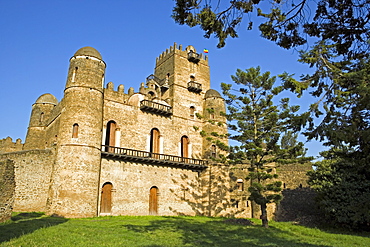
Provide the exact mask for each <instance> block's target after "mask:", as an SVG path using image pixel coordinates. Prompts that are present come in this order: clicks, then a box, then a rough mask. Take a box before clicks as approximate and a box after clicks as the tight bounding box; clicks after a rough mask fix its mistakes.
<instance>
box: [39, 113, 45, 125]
mask: <svg viewBox="0 0 370 247" xmlns="http://www.w3.org/2000/svg"><path fill="white" fill-rule="evenodd" d="M42 121H44V113H43V112H41V114H40V123H41V122H42Z"/></svg>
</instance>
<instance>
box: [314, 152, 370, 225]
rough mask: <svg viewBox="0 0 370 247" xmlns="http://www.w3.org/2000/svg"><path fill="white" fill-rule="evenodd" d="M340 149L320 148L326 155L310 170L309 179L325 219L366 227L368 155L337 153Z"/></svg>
mask: <svg viewBox="0 0 370 247" xmlns="http://www.w3.org/2000/svg"><path fill="white" fill-rule="evenodd" d="M338 152H343V150H341V151H339V150H335V149H332V150H330V151H326V152H323V154H322V155H323V156H324V157H325V158H326V159H325V160H323V161H320V162H317V163H316V164H315V165H316V170H314V171H310V172H309V176H310V179H309V181H308V183H309V184H310V185H311V186H312V188H314V189H315V190H316V191H317V193H318V195H319V196H318V202H319V205H320V208H321V209H322V210H323V212H324V214H323V215H324V217H326V220H327V222H330V223H336V224H338V223H339V224H340V225H341V226H343V227H347V228H353V229H362V230H369V223H370V196H369V195H370V172H369V169H368V163H369V158H370V157H363V156H362V155H361V156H360V157H358V156H357V155H354V157H351V158H349V157H348V155H347V153H348V151H344V154H345V155H344V157H338Z"/></svg>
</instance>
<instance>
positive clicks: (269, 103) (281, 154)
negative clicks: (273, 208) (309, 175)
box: [221, 67, 309, 227]
mask: <svg viewBox="0 0 370 247" xmlns="http://www.w3.org/2000/svg"><path fill="white" fill-rule="evenodd" d="M231 78H232V80H233V82H234V83H233V85H232V84H225V83H222V85H221V86H222V89H223V94H224V95H225V96H226V103H227V105H228V113H227V114H226V117H227V120H228V121H229V124H228V127H229V129H230V130H231V133H230V134H231V136H230V139H232V140H235V141H237V143H238V144H237V145H235V146H232V147H230V154H229V156H228V159H229V162H230V163H232V164H243V163H247V164H250V167H251V168H250V173H249V175H248V177H247V179H249V180H250V181H251V186H250V187H249V189H248V190H249V192H250V197H249V200H252V201H253V202H255V203H257V204H258V205H260V207H261V212H262V215H261V219H262V224H263V226H264V227H268V219H267V211H266V209H267V204H268V203H273V202H274V203H278V202H279V201H280V200H281V199H282V195H281V193H280V191H281V182H280V181H277V180H276V178H277V174H276V173H274V167H275V166H276V165H279V164H282V163H287V162H289V160H290V158H291V155H290V154H289V151H288V150H289V149H290V148H298V149H299V148H300V146H302V143H295V144H294V146H292V147H289V148H287V149H283V148H281V147H280V145H279V143H280V136H281V135H282V134H283V133H284V132H285V131H287V130H289V128H291V119H292V118H293V117H294V116H295V113H296V112H297V111H298V110H299V106H289V99H288V98H282V99H280V101H279V102H275V101H274V100H275V96H278V95H279V94H280V93H281V92H282V91H283V87H282V86H274V84H275V82H276V77H275V76H273V77H271V76H270V72H265V73H261V71H260V68H259V67H257V68H250V69H247V70H246V71H242V70H240V69H238V70H237V72H236V75H235V76H234V75H233V76H231ZM299 158H301V160H307V159H309V158H305V157H294V159H293V160H294V161H297V159H299Z"/></svg>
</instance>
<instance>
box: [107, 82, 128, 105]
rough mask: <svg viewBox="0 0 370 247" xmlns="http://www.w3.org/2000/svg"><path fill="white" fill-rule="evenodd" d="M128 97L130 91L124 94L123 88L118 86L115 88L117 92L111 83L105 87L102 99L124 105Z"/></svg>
mask: <svg viewBox="0 0 370 247" xmlns="http://www.w3.org/2000/svg"><path fill="white" fill-rule="evenodd" d="M129 97H130V89H129V90H128V93H127V94H126V93H125V86H124V85H122V84H120V85H119V86H118V87H117V90H115V89H114V84H113V82H108V84H107V85H106V87H105V88H104V99H106V100H112V101H115V102H118V103H122V104H126V103H127V101H128V98H129Z"/></svg>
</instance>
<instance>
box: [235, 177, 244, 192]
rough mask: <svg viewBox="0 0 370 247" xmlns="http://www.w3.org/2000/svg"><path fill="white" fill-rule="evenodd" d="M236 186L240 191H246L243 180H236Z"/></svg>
mask: <svg viewBox="0 0 370 247" xmlns="http://www.w3.org/2000/svg"><path fill="white" fill-rule="evenodd" d="M236 186H237V190H238V191H243V190H244V183H243V179H241V178H239V179H238V180H236Z"/></svg>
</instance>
